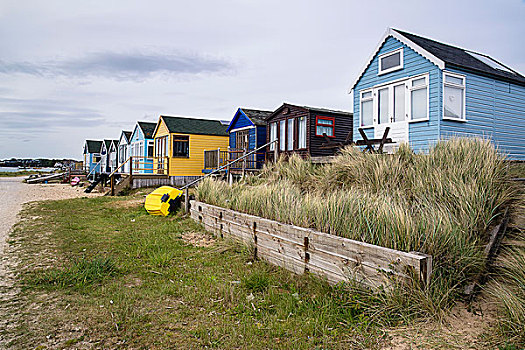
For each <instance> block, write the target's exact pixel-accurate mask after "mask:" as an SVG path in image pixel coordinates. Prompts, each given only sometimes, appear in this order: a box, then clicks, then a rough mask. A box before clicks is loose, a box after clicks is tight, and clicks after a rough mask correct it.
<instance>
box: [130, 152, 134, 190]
mask: <svg viewBox="0 0 525 350" xmlns="http://www.w3.org/2000/svg"><path fill="white" fill-rule="evenodd" d="M129 187H130V188H133V156H131V157H129Z"/></svg>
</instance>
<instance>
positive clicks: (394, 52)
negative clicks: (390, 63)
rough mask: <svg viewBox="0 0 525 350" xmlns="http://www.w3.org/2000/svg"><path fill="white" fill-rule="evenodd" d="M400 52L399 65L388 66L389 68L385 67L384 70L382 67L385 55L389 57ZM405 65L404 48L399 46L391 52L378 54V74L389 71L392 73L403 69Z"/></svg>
mask: <svg viewBox="0 0 525 350" xmlns="http://www.w3.org/2000/svg"><path fill="white" fill-rule="evenodd" d="M398 52H399V66H395V67H392V68H388V69H384V70H382V69H381V60H382V59H383V58H385V57H388V56H391V55H394V54H396V53H398ZM403 67H404V64H403V48H402V47H401V48H399V49H396V50H393V51H390V52H387V53H384V54H382V55H379V56H377V75H383V74H387V73H390V72H394V71H396V70H400V69H403Z"/></svg>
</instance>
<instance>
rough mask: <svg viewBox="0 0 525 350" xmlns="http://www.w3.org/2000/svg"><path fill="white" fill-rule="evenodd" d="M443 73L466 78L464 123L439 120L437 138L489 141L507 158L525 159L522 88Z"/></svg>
mask: <svg viewBox="0 0 525 350" xmlns="http://www.w3.org/2000/svg"><path fill="white" fill-rule="evenodd" d="M447 70H448V71H451V72H455V73H459V74H463V75H464V76H465V77H466V92H465V93H466V102H465V103H466V104H465V105H466V119H467V121H466V122H457V121H450V120H443V121H442V124H441V138H444V139H446V138H450V137H454V136H459V137H464V136H469V137H484V138H490V139H491V140H492V141H493V142H494V144H495V145H496V146H497V147H498V149H499V151H501V152H502V153H504V154H507V155H509V157H510V158H511V159H516V160H525V146H524V145H523V140H524V139H525V136H524V135H525V87H523V86H519V85H517V84H514V83H509V82H504V81H500V80H497V79H494V78H488V77H484V76H480V75H477V74H473V73H470V72H465V71H462V70H459V69H447ZM442 103H443V102H442V100H441V101H440V104H441V105H442ZM441 108H442V107H441Z"/></svg>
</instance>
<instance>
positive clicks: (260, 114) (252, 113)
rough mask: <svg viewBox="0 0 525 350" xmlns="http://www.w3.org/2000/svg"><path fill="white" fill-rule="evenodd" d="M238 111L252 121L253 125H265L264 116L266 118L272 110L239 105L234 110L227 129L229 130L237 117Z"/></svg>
mask: <svg viewBox="0 0 525 350" xmlns="http://www.w3.org/2000/svg"><path fill="white" fill-rule="evenodd" d="M239 113H242V114H243V115H244V116H245V117H246V118H248V119H249V120H250V121H251V122H252V123H253V125H258V126H266V118H268V117H269V116H270V115H271V114H272V113H273V112H272V111H262V110H259V109H248V108H242V107H240V108H238V109H237V112H235V115H234V116H233V119H232V120H231V122H230V123H229V125H228V129H227V131H230V130H231V128H232V126H233V124H234V123H235V121H236V120H237V119H239Z"/></svg>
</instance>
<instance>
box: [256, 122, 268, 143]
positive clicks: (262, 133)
mask: <svg viewBox="0 0 525 350" xmlns="http://www.w3.org/2000/svg"><path fill="white" fill-rule="evenodd" d="M256 129H257V147H261V146H264V145H265V144H266V125H262V126H257V128H256Z"/></svg>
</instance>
